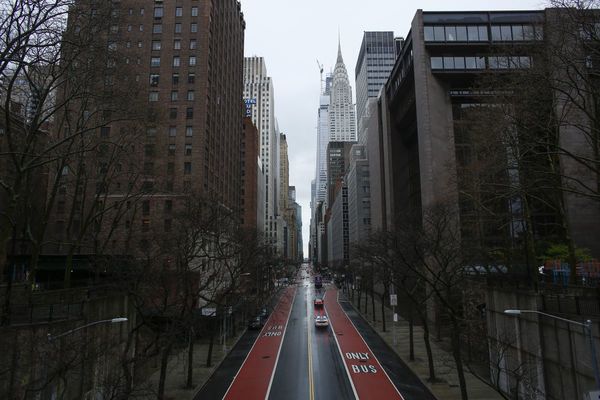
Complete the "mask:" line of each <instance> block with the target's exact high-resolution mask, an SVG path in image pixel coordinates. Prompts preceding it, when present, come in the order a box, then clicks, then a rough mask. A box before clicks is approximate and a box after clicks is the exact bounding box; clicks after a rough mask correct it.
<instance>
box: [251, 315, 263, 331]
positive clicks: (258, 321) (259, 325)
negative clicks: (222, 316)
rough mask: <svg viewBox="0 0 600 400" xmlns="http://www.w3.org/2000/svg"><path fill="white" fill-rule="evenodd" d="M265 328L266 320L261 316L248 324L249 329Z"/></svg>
mask: <svg viewBox="0 0 600 400" xmlns="http://www.w3.org/2000/svg"><path fill="white" fill-rule="evenodd" d="M263 326H265V319H264V318H263V317H261V316H260V315H257V316H256V317H254V318H252V319H251V320H250V322H249V323H248V329H261V328H262V327H263Z"/></svg>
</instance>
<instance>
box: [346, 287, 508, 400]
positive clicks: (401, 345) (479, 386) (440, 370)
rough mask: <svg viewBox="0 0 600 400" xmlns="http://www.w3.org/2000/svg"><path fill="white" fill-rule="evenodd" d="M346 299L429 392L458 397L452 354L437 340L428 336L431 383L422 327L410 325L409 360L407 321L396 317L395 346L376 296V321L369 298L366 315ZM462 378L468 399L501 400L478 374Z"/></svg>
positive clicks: (442, 398)
mask: <svg viewBox="0 0 600 400" xmlns="http://www.w3.org/2000/svg"><path fill="white" fill-rule="evenodd" d="M345 296H346V295H345V294H344V293H343V292H340V301H343V300H344V298H345ZM346 301H348V302H350V304H352V306H353V307H354V309H355V310H356V311H357V312H358V313H359V314H360V315H361V316H362V317H363V318H364V319H365V320H366V321H367V322H368V323H369V325H370V326H371V327H372V328H373V329H374V330H375V331H376V332H377V333H378V334H379V336H381V338H382V339H383V340H384V341H385V342H386V343H387V344H388V346H390V348H392V349H394V351H395V352H396V354H398V356H399V357H400V358H401V359H402V361H404V362H405V363H406V365H408V367H409V368H410V369H411V370H412V371H413V372H414V373H415V374H416V375H417V376H418V377H419V379H420V380H421V381H422V382H423V384H424V385H425V386H427V387H428V388H429V390H430V391H431V393H433V395H434V396H435V397H437V398H438V399H439V400H460V398H461V397H460V387H459V385H458V377H457V374H456V367H455V365H454V359H453V357H452V354H450V353H448V352H447V351H445V350H443V349H442V348H440V346H439V345H438V343H436V341H435V340H434V339H433V338H431V349H432V352H433V359H434V365H435V374H436V378H437V380H438V382H436V383H433V384H432V383H430V382H428V381H427V378H428V377H429V367H428V364H427V352H426V350H425V342H424V341H423V330H422V328H421V327H420V326H414V327H413V337H414V352H415V360H414V361H410V360H409V357H408V353H409V328H408V321H406V320H404V319H402V318H400V317H398V322H396V334H395V336H396V345H394V332H393V329H392V324H393V314H392V310H390V309H389V308H387V307H386V310H385V311H386V332H383V328H382V323H381V302H380V301H378V300H377V299H375V311H376V322H375V323H373V314H372V309H371V298H370V297H369V307H367V309H368V311H367V314H365V313H364V312H363V311H362V310H361V311H359V310H358V308H357V306H356V304H355V303H353V302H351V301H350V298H349V297H348V298H347V299H346ZM465 380H466V382H467V392H468V395H469V400H496V399H497V400H502V399H503V397H502V396H500V394H498V393H497V392H496V391H495V390H494V389H492V388H491V387H489V386H488V385H486V384H485V383H483V382H482V381H481V380H479V379H478V378H477V377H475V376H474V375H472V374H471V373H469V372H468V371H465Z"/></svg>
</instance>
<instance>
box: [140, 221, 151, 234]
mask: <svg viewBox="0 0 600 400" xmlns="http://www.w3.org/2000/svg"><path fill="white" fill-rule="evenodd" d="M148 231H150V220H149V219H143V220H142V232H148Z"/></svg>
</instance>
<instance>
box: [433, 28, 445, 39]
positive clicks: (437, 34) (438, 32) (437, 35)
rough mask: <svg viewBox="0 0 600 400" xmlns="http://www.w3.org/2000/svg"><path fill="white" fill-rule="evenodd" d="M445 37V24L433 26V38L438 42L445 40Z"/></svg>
mask: <svg viewBox="0 0 600 400" xmlns="http://www.w3.org/2000/svg"><path fill="white" fill-rule="evenodd" d="M444 39H445V35H444V27H443V26H434V27H433V40H434V41H436V42H443V41H444Z"/></svg>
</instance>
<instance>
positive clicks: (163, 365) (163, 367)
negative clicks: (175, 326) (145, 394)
mask: <svg viewBox="0 0 600 400" xmlns="http://www.w3.org/2000/svg"><path fill="white" fill-rule="evenodd" d="M172 345H173V343H172V341H171V340H169V343H167V346H166V347H165V348H164V349H163V352H162V356H161V358H160V376H159V378H158V391H157V393H156V398H157V399H158V400H163V399H164V396H165V382H166V380H167V366H168V364H169V355H170V354H171V347H172Z"/></svg>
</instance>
